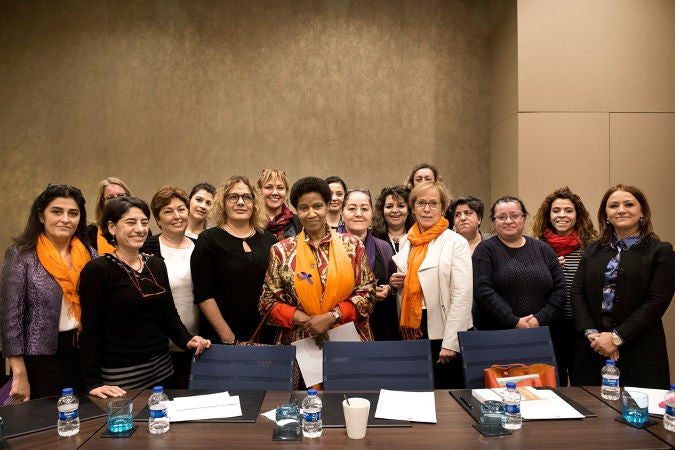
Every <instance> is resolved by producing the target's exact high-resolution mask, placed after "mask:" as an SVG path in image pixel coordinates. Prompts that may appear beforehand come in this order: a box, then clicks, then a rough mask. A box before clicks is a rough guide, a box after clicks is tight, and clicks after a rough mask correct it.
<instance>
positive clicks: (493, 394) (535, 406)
mask: <svg viewBox="0 0 675 450" xmlns="http://www.w3.org/2000/svg"><path fill="white" fill-rule="evenodd" d="M505 390H506V389H505V388H495V389H473V390H472V391H471V394H472V395H473V396H474V397H475V398H476V399H477V400H479V401H480V402H481V403H483V402H485V401H486V400H497V401H501V400H502V397H501V393H502V392H504V391H505ZM518 392H520V393H521V402H520V414H521V415H522V416H523V419H525V420H537V419H583V418H584V415H583V414H581V413H580V412H579V411H577V410H576V409H574V407H572V406H571V405H570V404H569V403H567V402H566V401H565V400H563V399H562V398H560V397H559V396H558V394H556V393H555V392H554V391H552V390H550V389H535V388H533V387H531V386H525V387H521V388H518Z"/></svg>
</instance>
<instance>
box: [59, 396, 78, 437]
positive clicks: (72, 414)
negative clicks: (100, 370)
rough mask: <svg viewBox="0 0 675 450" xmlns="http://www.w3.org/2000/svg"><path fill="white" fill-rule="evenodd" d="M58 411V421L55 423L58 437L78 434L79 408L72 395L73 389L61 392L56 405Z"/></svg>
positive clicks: (75, 398)
mask: <svg viewBox="0 0 675 450" xmlns="http://www.w3.org/2000/svg"><path fill="white" fill-rule="evenodd" d="M56 408H57V409H58V410H59V420H58V421H57V422H56V430H57V431H58V432H59V436H66V437H67V436H75V435H76V434H77V433H79V432H80V417H79V413H78V412H79V411H78V410H79V408H80V402H79V401H78V400H77V397H75V396H74V395H73V388H65V389H63V390H62V391H61V398H59V401H58V402H57V403H56Z"/></svg>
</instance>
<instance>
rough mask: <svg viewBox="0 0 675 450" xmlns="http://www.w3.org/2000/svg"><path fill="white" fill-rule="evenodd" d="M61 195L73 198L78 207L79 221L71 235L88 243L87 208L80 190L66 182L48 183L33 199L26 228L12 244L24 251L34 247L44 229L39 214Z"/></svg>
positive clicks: (85, 243)
mask: <svg viewBox="0 0 675 450" xmlns="http://www.w3.org/2000/svg"><path fill="white" fill-rule="evenodd" d="M61 197H63V198H72V199H73V200H75V203H77V207H78V208H79V209H80V222H79V223H78V224H77V228H76V229H75V233H73V236H77V237H78V238H79V239H80V240H81V241H82V243H83V244H84V245H86V246H88V245H89V241H88V239H87V236H86V233H85V230H86V228H87V209H86V208H85V207H84V203H85V201H84V196H83V195H82V192H81V191H80V190H79V189H78V188H76V187H74V186H68V185H66V184H50V185H48V186H47V189H45V190H44V191H42V193H41V194H40V195H38V196H37V197H36V198H35V200H34V201H33V206H31V208H30V214H29V215H28V221H27V222H26V228H24V230H23V233H21V234H20V235H19V236H17V237H16V238H15V239H14V244H15V245H16V247H17V248H18V249H19V250H20V251H21V252H26V251H29V250H32V249H34V248H35V245H36V244H37V240H38V236H40V233H42V232H44V230H45V226H44V224H43V223H42V222H41V221H40V214H42V213H43V212H44V211H45V209H47V206H49V204H50V203H51V202H53V201H54V199H57V198H61Z"/></svg>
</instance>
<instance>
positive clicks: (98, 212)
mask: <svg viewBox="0 0 675 450" xmlns="http://www.w3.org/2000/svg"><path fill="white" fill-rule="evenodd" d="M111 184H116V185H118V186H119V187H121V188H122V189H124V192H126V194H127V195H131V191H130V190H129V187H128V186H127V184H126V183H125V182H124V181H122V180H120V179H119V178H116V177H108V178H106V179H105V180H102V181H101V182H100V183H99V184H98V194H96V209H95V210H94V216H95V217H96V223H97V224H98V222H99V221H100V220H101V216H102V215H103V206H104V205H103V202H104V201H105V199H104V198H103V193H104V192H105V188H106V187H107V186H110V185H111Z"/></svg>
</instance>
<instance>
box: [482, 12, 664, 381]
mask: <svg viewBox="0 0 675 450" xmlns="http://www.w3.org/2000/svg"><path fill="white" fill-rule="evenodd" d="M502 20H504V21H506V24H505V25H502V27H501V29H506V30H512V29H514V28H515V29H517V33H513V32H509V33H503V34H502V36H503V39H505V41H506V42H500V43H499V45H500V46H501V48H507V49H508V48H511V49H512V48H513V47H514V45H515V46H516V47H517V50H516V51H513V50H511V54H513V53H516V54H517V63H516V64H517V69H516V72H517V75H516V78H517V88H513V83H510V84H505V83H503V82H502V84H501V85H498V86H497V88H498V89H502V90H507V89H510V91H507V92H501V93H495V94H494V97H495V98H496V99H511V98H512V96H513V95H516V96H517V111H515V112H513V113H511V111H512V109H513V106H512V105H513V102H512V101H502V102H501V103H500V105H499V106H501V108H499V109H498V110H501V111H504V110H506V111H508V112H509V114H510V115H509V116H508V117H509V119H508V120H506V121H502V122H499V121H494V122H493V125H492V129H491V132H490V136H491V143H490V145H491V156H492V166H491V167H492V172H491V179H492V189H491V194H492V199H493V200H494V199H495V198H496V197H498V196H501V195H504V194H513V193H516V194H518V195H520V197H521V198H522V199H523V201H524V202H525V204H526V205H527V206H528V208H529V209H530V210H531V211H532V212H533V213H534V212H535V211H536V210H537V208H538V207H539V204H540V203H541V202H542V200H543V198H544V197H545V196H546V195H547V194H548V193H549V192H551V191H553V190H555V189H556V188H558V187H560V186H563V185H569V186H570V188H571V189H572V190H574V191H575V192H577V193H578V194H579V195H581V197H582V199H583V200H584V203H585V205H586V207H587V208H588V209H589V210H590V211H592V215H593V216H594V217H597V215H596V212H597V209H598V206H599V203H600V200H601V197H602V195H603V193H604V192H605V190H606V189H607V187H608V186H610V185H612V184H616V183H624V184H634V185H636V186H639V187H640V188H642V189H643V190H644V191H645V193H646V195H647V197H648V199H649V202H650V206H651V208H652V211H653V221H654V226H655V230H656V232H657V233H658V234H659V235H660V237H661V238H662V239H663V240H666V241H669V242H675V229H674V228H673V226H672V224H673V222H674V221H675V210H673V207H672V206H673V200H672V199H673V198H674V196H675V181H674V180H673V177H672V170H673V167H675V152H673V149H674V148H675V133H674V132H673V130H675V89H674V88H673V80H674V79H673V76H672V74H673V73H674V72H675V71H674V70H673V69H674V68H675V52H673V42H674V40H673V27H672V24H673V23H675V2H673V1H672V0H647V1H640V0H596V1H593V2H589V1H586V0H567V1H565V2H561V1H557V0H518V1H517V2H515V1H514V2H512V3H510V8H509V9H508V10H506V11H505V12H504V14H503V15H502ZM516 35H517V36H516ZM493 47H494V46H493ZM513 64H514V62H513V61H512V60H511V59H509V60H506V61H504V62H502V63H501V64H495V65H494V66H493V68H494V75H493V76H494V77H496V78H497V79H502V80H503V79H509V80H510V79H513V70H514V69H513ZM493 85H495V83H493ZM514 92H515V93H514ZM504 105H508V106H509V107H508V108H505V107H504ZM493 110H494V109H493ZM504 148H506V149H509V151H508V153H504V151H503V149H504ZM505 155H506V157H505ZM496 158H499V160H498V161H499V164H496V163H495V162H496V161H497V159H496ZM596 224H597V222H596ZM663 323H664V325H665V327H666V335H667V339H668V347H669V349H670V363H671V367H673V368H675V325H674V324H675V307H673V306H671V307H670V309H669V310H668V312H667V313H666V315H665V316H664V319H663ZM673 370H675V369H673ZM671 373H672V371H671Z"/></svg>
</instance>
